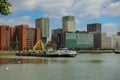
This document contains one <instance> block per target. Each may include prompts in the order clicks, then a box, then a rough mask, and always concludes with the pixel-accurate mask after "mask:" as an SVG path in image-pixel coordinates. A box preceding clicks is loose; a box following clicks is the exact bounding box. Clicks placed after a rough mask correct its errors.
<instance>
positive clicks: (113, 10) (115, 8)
mask: <svg viewBox="0 0 120 80" xmlns="http://www.w3.org/2000/svg"><path fill="white" fill-rule="evenodd" d="M104 13H105V14H108V15H112V16H120V1H119V2H114V3H110V4H109V5H108V7H106V8H105V9H104Z"/></svg>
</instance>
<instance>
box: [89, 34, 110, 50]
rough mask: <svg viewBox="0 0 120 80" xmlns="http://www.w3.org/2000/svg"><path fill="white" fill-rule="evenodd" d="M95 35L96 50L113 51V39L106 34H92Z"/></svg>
mask: <svg viewBox="0 0 120 80" xmlns="http://www.w3.org/2000/svg"><path fill="white" fill-rule="evenodd" d="M90 34H93V35H94V39H93V40H94V49H111V48H112V44H111V42H112V39H111V37H108V36H107V34H106V33H105V32H90Z"/></svg>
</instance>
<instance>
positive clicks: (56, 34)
mask: <svg viewBox="0 0 120 80" xmlns="http://www.w3.org/2000/svg"><path fill="white" fill-rule="evenodd" d="M52 42H53V43H55V45H56V48H57V49H59V48H60V47H62V29H54V30H52Z"/></svg>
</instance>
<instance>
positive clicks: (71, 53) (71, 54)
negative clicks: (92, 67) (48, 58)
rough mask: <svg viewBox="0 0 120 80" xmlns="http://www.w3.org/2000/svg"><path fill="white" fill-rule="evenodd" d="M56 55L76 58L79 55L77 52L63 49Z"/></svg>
mask: <svg viewBox="0 0 120 80" xmlns="http://www.w3.org/2000/svg"><path fill="white" fill-rule="evenodd" d="M56 53H57V54H58V55H59V56H60V57H74V56H76V55H77V54H78V53H77V52H76V51H72V50H68V49H67V48H61V49H60V50H57V51H56Z"/></svg>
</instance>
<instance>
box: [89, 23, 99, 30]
mask: <svg viewBox="0 0 120 80" xmlns="http://www.w3.org/2000/svg"><path fill="white" fill-rule="evenodd" d="M87 32H101V24H100V23H93V24H87Z"/></svg>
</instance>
